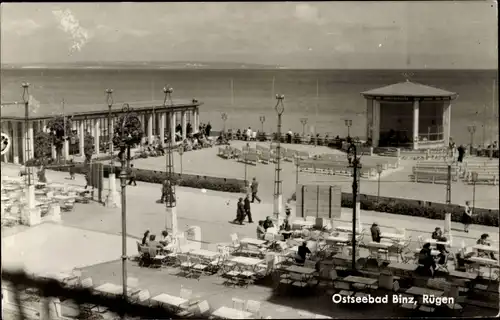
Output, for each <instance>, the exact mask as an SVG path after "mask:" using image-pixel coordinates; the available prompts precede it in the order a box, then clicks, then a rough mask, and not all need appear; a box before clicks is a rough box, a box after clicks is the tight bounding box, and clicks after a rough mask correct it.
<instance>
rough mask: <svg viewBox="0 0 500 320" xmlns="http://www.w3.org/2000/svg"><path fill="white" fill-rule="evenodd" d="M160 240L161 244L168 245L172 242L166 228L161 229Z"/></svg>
mask: <svg viewBox="0 0 500 320" xmlns="http://www.w3.org/2000/svg"><path fill="white" fill-rule="evenodd" d="M161 238H162V239H161V240H160V244H161V245H162V246H167V245H169V244H170V243H172V237H171V236H170V235H169V234H168V231H167V230H163V231H162V232H161Z"/></svg>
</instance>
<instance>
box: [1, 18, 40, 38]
mask: <svg viewBox="0 0 500 320" xmlns="http://www.w3.org/2000/svg"><path fill="white" fill-rule="evenodd" d="M40 27H41V26H40V25H39V24H38V23H36V22H35V21H34V20H31V19H23V20H13V21H7V22H4V23H2V29H3V30H4V31H8V32H12V33H15V34H16V35H19V36H28V35H30V34H32V33H34V32H35V31H36V30H37V29H39V28H40Z"/></svg>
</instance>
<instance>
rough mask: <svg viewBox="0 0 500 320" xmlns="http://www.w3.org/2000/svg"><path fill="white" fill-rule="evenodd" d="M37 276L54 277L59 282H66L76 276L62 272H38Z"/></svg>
mask: <svg viewBox="0 0 500 320" xmlns="http://www.w3.org/2000/svg"><path fill="white" fill-rule="evenodd" d="M38 276H39V277H41V278H45V279H54V280H57V281H59V282H66V281H69V280H73V279H77V278H78V277H77V276H75V275H73V274H68V273H64V272H60V273H50V272H47V273H42V274H39V275H38Z"/></svg>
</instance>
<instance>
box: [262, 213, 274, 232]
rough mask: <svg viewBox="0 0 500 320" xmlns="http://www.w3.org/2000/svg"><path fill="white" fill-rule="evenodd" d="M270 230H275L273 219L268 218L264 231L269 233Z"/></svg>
mask: <svg viewBox="0 0 500 320" xmlns="http://www.w3.org/2000/svg"><path fill="white" fill-rule="evenodd" d="M269 228H274V224H273V221H272V220H271V217H269V216H267V217H266V221H264V229H265V230H266V231H267V229H269Z"/></svg>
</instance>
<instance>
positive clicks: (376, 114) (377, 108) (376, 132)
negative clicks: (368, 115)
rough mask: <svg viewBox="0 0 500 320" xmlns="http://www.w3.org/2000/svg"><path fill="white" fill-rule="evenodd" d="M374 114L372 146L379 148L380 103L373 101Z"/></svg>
mask: <svg viewBox="0 0 500 320" xmlns="http://www.w3.org/2000/svg"><path fill="white" fill-rule="evenodd" d="M372 110H373V114H372V146H373V147H378V144H379V140H380V101H377V100H373V107H372Z"/></svg>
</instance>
